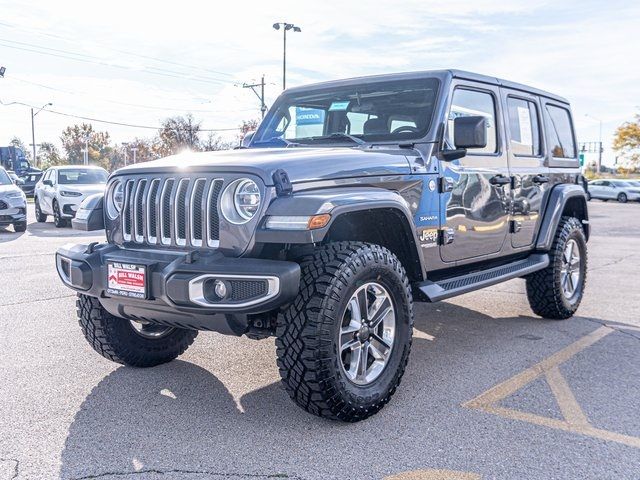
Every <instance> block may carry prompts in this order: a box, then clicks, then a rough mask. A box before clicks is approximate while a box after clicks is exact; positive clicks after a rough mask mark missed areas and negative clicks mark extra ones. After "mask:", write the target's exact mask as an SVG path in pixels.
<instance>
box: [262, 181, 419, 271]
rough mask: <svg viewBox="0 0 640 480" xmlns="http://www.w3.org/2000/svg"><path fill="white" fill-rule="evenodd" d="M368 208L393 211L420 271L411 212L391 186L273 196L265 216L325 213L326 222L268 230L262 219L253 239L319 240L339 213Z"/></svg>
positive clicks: (278, 241)
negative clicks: (305, 227) (312, 226)
mask: <svg viewBox="0 0 640 480" xmlns="http://www.w3.org/2000/svg"><path fill="white" fill-rule="evenodd" d="M370 210H390V211H392V212H393V213H396V214H397V215H398V216H399V217H400V219H401V221H402V223H403V224H404V226H405V230H406V232H405V233H406V234H407V235H408V237H409V239H410V240H411V241H412V243H413V245H412V248H411V250H412V251H413V253H414V254H415V255H417V260H418V261H419V263H420V267H421V269H422V273H423V275H424V259H423V256H422V249H421V248H420V242H419V241H418V237H417V233H416V229H415V228H414V221H413V214H412V212H411V208H410V206H409V204H408V203H407V201H406V200H405V199H404V198H403V197H402V196H401V195H400V194H399V193H398V192H395V191H392V190H387V189H384V188H375V187H345V188H339V187H338V188H327V189H321V190H309V191H302V192H297V193H294V194H293V195H289V196H286V197H278V198H276V199H275V200H274V201H273V202H272V203H271V205H269V207H268V208H267V211H266V215H267V216H311V215H320V214H324V213H328V214H330V215H331V219H330V220H329V223H328V224H327V225H326V226H325V227H323V228H318V229H315V230H271V229H267V228H266V227H265V223H266V220H264V221H262V222H261V224H260V227H259V228H258V229H257V231H256V236H255V239H256V243H280V244H311V243H319V242H322V241H323V240H324V239H325V238H326V236H327V234H328V233H329V231H330V230H331V226H332V225H333V224H334V222H335V221H336V220H337V219H338V218H339V217H340V216H342V215H345V214H349V213H354V212H366V211H370Z"/></svg>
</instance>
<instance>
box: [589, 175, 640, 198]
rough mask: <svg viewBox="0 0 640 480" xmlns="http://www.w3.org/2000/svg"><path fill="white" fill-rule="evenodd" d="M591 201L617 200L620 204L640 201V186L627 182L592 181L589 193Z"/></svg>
mask: <svg viewBox="0 0 640 480" xmlns="http://www.w3.org/2000/svg"><path fill="white" fill-rule="evenodd" d="M587 195H588V197H589V200H591V199H592V198H597V199H600V200H603V201H605V202H607V201H609V200H617V201H618V202H620V203H626V202H628V201H638V200H640V186H636V185H634V184H633V183H632V182H631V181H625V180H615V179H606V180H592V181H590V182H589V191H588V193H587Z"/></svg>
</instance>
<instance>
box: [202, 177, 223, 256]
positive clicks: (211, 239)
mask: <svg viewBox="0 0 640 480" xmlns="http://www.w3.org/2000/svg"><path fill="white" fill-rule="evenodd" d="M223 183H224V182H223V180H222V179H221V178H217V179H215V180H213V181H212V182H211V185H210V186H209V194H208V195H207V209H206V210H207V245H209V246H210V247H214V248H215V247H218V245H219V243H220V242H219V238H220V216H219V213H218V198H220V191H221V190H222V184H223Z"/></svg>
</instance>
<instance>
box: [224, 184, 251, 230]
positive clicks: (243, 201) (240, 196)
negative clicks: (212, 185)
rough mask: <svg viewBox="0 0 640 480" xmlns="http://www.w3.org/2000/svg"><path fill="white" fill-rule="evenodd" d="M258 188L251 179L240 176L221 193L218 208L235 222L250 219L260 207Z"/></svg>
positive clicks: (238, 222) (244, 221)
mask: <svg viewBox="0 0 640 480" xmlns="http://www.w3.org/2000/svg"><path fill="white" fill-rule="evenodd" d="M260 199H261V196H260V189H259V188H258V185H257V184H256V182H254V181H253V180H250V179H248V178H240V179H238V180H234V181H233V182H231V183H230V184H229V185H228V186H227V188H226V189H225V190H224V192H223V194H222V201H221V202H220V209H221V210H222V214H223V215H224V217H225V218H226V219H227V220H228V221H230V222H231V223H235V224H242V223H246V222H248V221H249V220H251V219H252V218H253V217H254V215H255V214H256V212H257V211H258V208H259V207H260Z"/></svg>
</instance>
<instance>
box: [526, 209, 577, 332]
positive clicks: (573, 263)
mask: <svg viewBox="0 0 640 480" xmlns="http://www.w3.org/2000/svg"><path fill="white" fill-rule="evenodd" d="M586 278H587V241H586V238H585V235H584V230H583V229H582V224H581V223H580V220H578V219H577V218H575V217H562V219H561V220H560V224H559V225H558V230H557V231H556V236H555V238H554V241H553V245H552V247H551V251H550V252H549V266H548V267H547V268H545V269H544V270H540V271H538V272H534V273H532V274H530V275H528V276H527V297H528V299H529V305H530V306H531V309H532V310H533V311H534V312H535V313H536V314H537V315H540V316H541V317H543V318H549V319H552V320H564V319H567V318H569V317H571V316H573V314H574V313H575V312H576V310H577V309H578V306H579V305H580V302H581V301H582V296H583V294H584V287H585V282H586Z"/></svg>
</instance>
